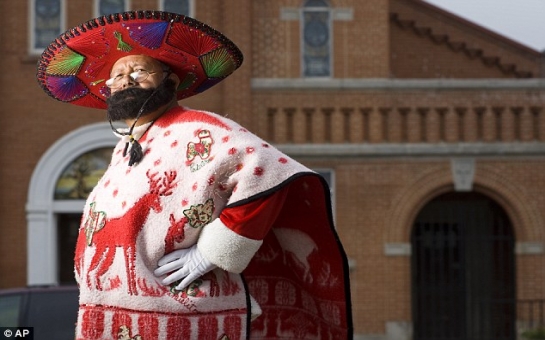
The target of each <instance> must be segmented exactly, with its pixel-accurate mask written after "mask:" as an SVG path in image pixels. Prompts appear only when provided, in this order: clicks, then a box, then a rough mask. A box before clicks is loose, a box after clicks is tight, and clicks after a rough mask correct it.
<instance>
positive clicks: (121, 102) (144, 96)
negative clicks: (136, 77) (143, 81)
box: [106, 78, 176, 122]
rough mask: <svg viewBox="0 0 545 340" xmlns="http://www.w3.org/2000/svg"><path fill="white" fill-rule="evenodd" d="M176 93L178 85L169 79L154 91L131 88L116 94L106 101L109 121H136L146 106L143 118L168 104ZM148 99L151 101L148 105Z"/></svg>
mask: <svg viewBox="0 0 545 340" xmlns="http://www.w3.org/2000/svg"><path fill="white" fill-rule="evenodd" d="M175 92H176V83H175V82H174V80H172V79H168V78H167V79H166V80H165V81H163V82H161V84H159V86H157V87H156V88H154V89H141V88H138V87H129V88H127V89H126V90H122V91H119V92H116V93H115V94H114V95H112V96H110V97H109V98H108V99H106V104H108V109H107V114H108V119H109V120H111V121H114V122H115V121H123V120H128V119H136V118H138V112H139V111H140V109H142V106H143V105H144V104H145V107H144V108H143V110H142V116H145V115H146V114H148V113H151V112H154V111H156V110H157V109H158V108H160V107H161V106H163V105H166V104H168V103H169V102H170V101H171V100H172V99H173V98H174V94H175ZM148 98H149V101H148V102H147V103H146V100H148Z"/></svg>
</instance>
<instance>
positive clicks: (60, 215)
mask: <svg viewBox="0 0 545 340" xmlns="http://www.w3.org/2000/svg"><path fill="white" fill-rule="evenodd" d="M118 141H119V139H118V138H117V137H116V136H115V135H114V134H113V133H112V130H111V128H110V125H109V124H108V123H96V124H91V125H87V126H83V127H81V128H79V129H77V130H74V131H72V132H70V133H69V134H67V135H66V136H64V137H62V138H60V139H59V140H58V141H57V142H56V143H55V144H53V145H52V146H51V147H50V148H49V149H48V150H47V152H46V153H45V154H44V155H43V156H42V158H41V159H40V161H39V162H38V164H37V165H36V168H35V169H34V172H33V174H32V178H31V180H30V186H29V190H28V200H27V204H26V212H27V249H28V250H27V252H28V254H27V284H28V285H49V284H59V283H61V282H63V281H66V280H68V279H67V278H68V277H70V276H69V275H70V274H68V273H67V271H68V270H71V269H66V268H70V261H71V260H72V257H73V251H74V248H73V246H71V245H70V242H68V243H65V241H66V240H67V238H70V237H72V238H73V237H74V234H73V229H74V226H75V225H76V226H77V225H79V219H80V216H81V213H82V211H83V205H84V202H85V200H84V199H82V198H81V197H75V199H74V198H67V197H59V196H58V195H57V196H56V193H58V190H59V180H60V179H61V178H62V176H63V173H64V172H65V170H66V169H67V168H69V167H70V165H71V164H73V163H74V161H75V160H77V159H78V157H80V156H81V155H85V154H88V153H90V152H93V151H95V150H98V149H101V148H109V149H113V146H115V144H116V143H117V142H118ZM71 242H72V243H73V241H71ZM61 248H62V249H61ZM61 271H62V272H63V273H61Z"/></svg>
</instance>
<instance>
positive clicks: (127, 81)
mask: <svg viewBox="0 0 545 340" xmlns="http://www.w3.org/2000/svg"><path fill="white" fill-rule="evenodd" d="M120 82H121V86H120V87H121V88H122V89H124V88H127V87H129V86H134V85H136V82H135V81H134V79H132V77H131V75H130V74H125V75H124V76H123V77H122V78H121V80H120Z"/></svg>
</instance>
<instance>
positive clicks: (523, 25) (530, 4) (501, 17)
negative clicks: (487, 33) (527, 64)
mask: <svg viewBox="0 0 545 340" xmlns="http://www.w3.org/2000/svg"><path fill="white" fill-rule="evenodd" d="M424 1H425V2H428V3H430V4H432V5H435V6H437V7H440V8H442V9H445V10H447V11H449V12H451V13H454V14H456V15H458V16H460V17H462V18H464V19H466V20H469V21H471V22H474V23H476V24H478V25H480V26H483V27H486V28H487V29H489V30H491V31H494V32H496V33H499V34H501V35H503V36H506V37H507V38H510V39H511V40H515V41H516V42H518V43H521V44H523V45H525V46H528V47H530V48H533V49H535V50H537V51H540V52H541V51H545V0H424Z"/></svg>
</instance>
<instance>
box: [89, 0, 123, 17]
mask: <svg viewBox="0 0 545 340" xmlns="http://www.w3.org/2000/svg"><path fill="white" fill-rule="evenodd" d="M128 2H129V0H95V17H99V16H102V15H107V14H112V13H121V12H125V11H127V10H128V8H129V4H128Z"/></svg>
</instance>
